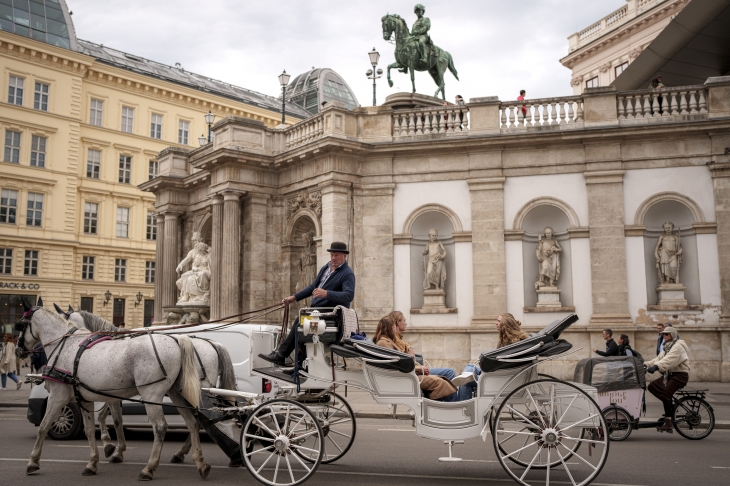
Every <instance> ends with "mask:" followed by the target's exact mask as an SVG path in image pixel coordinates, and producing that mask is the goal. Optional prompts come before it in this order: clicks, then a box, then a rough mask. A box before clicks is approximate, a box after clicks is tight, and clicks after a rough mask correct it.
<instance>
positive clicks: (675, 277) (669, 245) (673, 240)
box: [654, 221, 683, 285]
mask: <svg viewBox="0 0 730 486" xmlns="http://www.w3.org/2000/svg"><path fill="white" fill-rule="evenodd" d="M662 227H663V228H664V234H663V235H661V236H660V237H659V241H657V243H656V246H655V247H654V259H655V260H656V268H657V272H658V277H659V285H663V284H678V283H680V282H679V266H680V265H681V264H682V252H683V250H682V245H681V244H680V242H679V234H676V235H675V234H674V223H672V222H671V221H667V222H666V223H664V224H663V225H662Z"/></svg>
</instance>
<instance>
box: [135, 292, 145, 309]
mask: <svg viewBox="0 0 730 486" xmlns="http://www.w3.org/2000/svg"><path fill="white" fill-rule="evenodd" d="M135 297H137V302H135V303H134V306H135V307H137V306H138V305H139V303H140V302H142V298H143V297H144V295H142V292H137V295H135Z"/></svg>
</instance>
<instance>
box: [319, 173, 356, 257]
mask: <svg viewBox="0 0 730 486" xmlns="http://www.w3.org/2000/svg"><path fill="white" fill-rule="evenodd" d="M350 186H351V184H350V183H349V182H341V181H330V182H324V183H322V184H320V185H319V188H320V189H321V190H322V242H321V246H320V251H319V255H318V261H317V268H318V269H319V268H321V267H322V265H324V264H325V263H326V262H327V261H329V253H327V248H329V247H330V243H332V242H333V241H344V242H345V243H347V244H348V245H352V242H351V241H350V227H349V226H348V222H349V224H353V222H352V221H350V218H349V216H350V211H351V208H350ZM350 256H352V254H350ZM350 265H352V262H351V263H350ZM353 270H354V268H353Z"/></svg>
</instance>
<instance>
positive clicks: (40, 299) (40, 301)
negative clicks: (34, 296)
mask: <svg viewBox="0 0 730 486" xmlns="http://www.w3.org/2000/svg"><path fill="white" fill-rule="evenodd" d="M35 305H36V307H43V297H40V296H39V297H38V302H36V304H35Z"/></svg>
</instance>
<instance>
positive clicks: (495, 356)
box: [479, 314, 578, 373]
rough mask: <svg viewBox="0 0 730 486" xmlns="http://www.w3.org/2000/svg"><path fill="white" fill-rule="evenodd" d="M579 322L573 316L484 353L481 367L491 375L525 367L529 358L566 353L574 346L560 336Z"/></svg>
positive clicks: (480, 362)
mask: <svg viewBox="0 0 730 486" xmlns="http://www.w3.org/2000/svg"><path fill="white" fill-rule="evenodd" d="M577 320H578V316H577V315H575V314H571V315H569V316H567V317H565V318H563V319H558V320H556V321H554V322H552V323H551V324H549V325H548V326H546V327H545V328H544V329H542V330H541V331H540V332H538V333H536V334H533V335H531V336H530V337H528V338H527V339H523V340H522V341H519V342H516V343H513V344H510V345H509V346H505V347H503V348H499V349H495V350H492V351H488V352H486V353H482V354H481V355H480V356H479V367H480V368H481V369H482V372H483V373H489V372H490V371H496V370H502V369H508V368H517V367H520V366H524V365H525V364H526V363H528V362H529V358H535V357H538V356H540V357H545V356H555V355H557V354H560V353H564V352H565V351H568V350H569V349H570V348H572V347H573V345H572V344H570V343H569V342H568V341H565V340H564V339H559V338H560V334H561V333H562V332H563V331H564V330H566V329H567V328H569V327H570V325H571V324H573V323H575V322H576V321H577Z"/></svg>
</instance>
